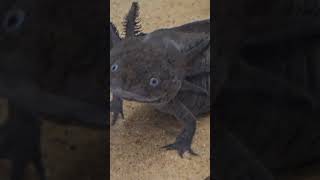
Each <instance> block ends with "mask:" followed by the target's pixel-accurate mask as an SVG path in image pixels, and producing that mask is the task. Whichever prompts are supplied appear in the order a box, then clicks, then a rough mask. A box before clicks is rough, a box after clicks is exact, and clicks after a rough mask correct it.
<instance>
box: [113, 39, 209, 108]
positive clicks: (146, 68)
mask: <svg viewBox="0 0 320 180" xmlns="http://www.w3.org/2000/svg"><path fill="white" fill-rule="evenodd" d="M159 37H160V38H157V37H156V36H155V37H153V38H150V37H149V35H147V36H143V37H130V38H128V39H125V40H122V41H119V42H118V43H117V44H116V45H115V46H114V47H113V48H112V50H111V52H110V87H111V92H112V93H113V94H114V95H116V96H118V97H121V98H123V99H126V100H132V101H138V102H143V103H154V104H162V103H166V102H169V101H170V100H171V99H172V98H174V97H175V96H176V95H177V93H178V92H179V89H180V88H181V85H182V81H183V78H184V74H185V73H186V71H188V68H190V67H188V63H189V62H190V61H191V60H193V59H194V57H195V56H196V55H197V54H199V52H200V51H202V50H203V49H204V48H205V47H206V45H208V44H209V41H203V42H202V43H200V45H197V46H196V47H195V48H193V49H191V50H189V51H187V52H182V51H181V49H180V47H179V44H178V43H177V42H175V41H174V40H172V39H170V37H166V38H162V36H159ZM163 37H165V36H163Z"/></svg>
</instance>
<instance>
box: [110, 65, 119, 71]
mask: <svg viewBox="0 0 320 180" xmlns="http://www.w3.org/2000/svg"><path fill="white" fill-rule="evenodd" d="M118 68H119V66H118V64H113V65H112V66H111V72H116V71H117V70H118Z"/></svg>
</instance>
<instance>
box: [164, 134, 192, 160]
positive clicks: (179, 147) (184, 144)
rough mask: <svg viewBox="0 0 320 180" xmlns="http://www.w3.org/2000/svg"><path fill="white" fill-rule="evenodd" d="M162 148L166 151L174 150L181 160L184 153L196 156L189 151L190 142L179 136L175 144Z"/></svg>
mask: <svg viewBox="0 0 320 180" xmlns="http://www.w3.org/2000/svg"><path fill="white" fill-rule="evenodd" d="M162 148H165V149H166V150H176V151H177V152H178V154H179V155H180V157H181V158H183V154H184V153H185V152H189V153H190V154H191V155H194V156H198V154H197V153H195V152H194V151H193V150H192V149H191V141H189V140H188V139H186V138H181V137H180V136H178V137H177V140H176V142H174V143H173V144H168V145H166V146H163V147H162Z"/></svg>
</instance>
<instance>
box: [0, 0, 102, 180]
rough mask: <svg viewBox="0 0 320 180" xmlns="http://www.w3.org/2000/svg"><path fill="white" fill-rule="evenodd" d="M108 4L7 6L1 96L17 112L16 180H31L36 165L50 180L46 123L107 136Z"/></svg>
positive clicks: (7, 149) (3, 144)
mask: <svg viewBox="0 0 320 180" xmlns="http://www.w3.org/2000/svg"><path fill="white" fill-rule="evenodd" d="M105 3H106V2H104V1H97V2H91V1H75V0H71V1H62V0H45V1H42V0H31V1H22V0H17V1H9V0H4V1H1V2H0V96H1V97H3V98H7V99H8V104H9V106H8V109H9V114H8V115H9V116H8V118H7V119H6V120H3V121H4V123H3V124H0V157H1V158H7V159H10V160H12V163H11V164H12V166H11V179H12V180H19V179H22V178H23V177H24V175H23V171H24V168H25V167H26V166H27V165H28V163H29V162H33V163H34V165H35V168H36V169H37V171H38V172H39V176H40V177H41V179H42V180H44V179H45V175H44V174H45V172H44V169H45V168H44V167H43V163H42V161H41V159H42V158H41V149H40V138H41V133H40V125H41V121H42V118H44V117H46V118H47V119H50V120H53V121H54V122H58V123H61V124H65V125H73V124H76V125H80V126H83V127H93V128H99V129H106V128H107V122H108V121H107V112H106V111H107V108H106V107H105V99H106V98H107V96H108V93H107V92H105V91H106V88H105V87H106V83H107V82H106V81H105V80H106V77H107V74H106V68H107V67H105V64H106V63H105V61H106V47H105V46H106V35H107V33H106V32H105V26H106V16H107V14H106V4H105ZM103 136H106V135H103ZM106 140H107V139H106ZM48 156H50V154H49V155H48ZM102 158H103V157H101V159H102ZM61 163H63V162H61ZM57 166H58V164H57ZM0 171H1V169H0Z"/></svg>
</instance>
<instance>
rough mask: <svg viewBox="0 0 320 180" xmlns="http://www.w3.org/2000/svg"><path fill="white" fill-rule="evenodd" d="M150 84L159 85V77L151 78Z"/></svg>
mask: <svg viewBox="0 0 320 180" xmlns="http://www.w3.org/2000/svg"><path fill="white" fill-rule="evenodd" d="M149 84H150V86H152V87H156V86H158V85H159V79H157V78H151V79H150V82H149Z"/></svg>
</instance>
